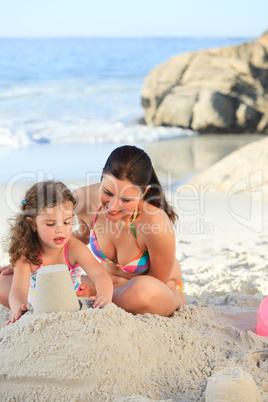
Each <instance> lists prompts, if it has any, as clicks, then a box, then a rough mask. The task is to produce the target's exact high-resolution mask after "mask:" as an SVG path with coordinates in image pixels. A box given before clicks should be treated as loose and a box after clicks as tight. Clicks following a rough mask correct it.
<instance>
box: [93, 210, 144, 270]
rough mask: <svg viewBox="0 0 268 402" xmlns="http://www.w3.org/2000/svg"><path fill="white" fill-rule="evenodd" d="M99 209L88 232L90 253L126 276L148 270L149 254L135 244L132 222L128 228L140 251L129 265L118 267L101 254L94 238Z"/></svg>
mask: <svg viewBox="0 0 268 402" xmlns="http://www.w3.org/2000/svg"><path fill="white" fill-rule="evenodd" d="M100 209H101V206H100V207H99V208H98V209H97V211H96V213H95V216H94V219H93V223H92V227H91V232H90V247H91V250H92V252H93V253H94V254H95V256H96V257H97V258H99V259H100V260H102V261H108V262H110V263H112V264H115V265H116V266H117V267H119V268H120V269H122V271H124V272H127V273H128V274H141V273H143V272H145V271H147V270H148V268H149V266H150V257H149V253H148V251H144V250H142V249H141V248H140V246H139V244H138V242H137V238H136V234H135V230H134V226H133V221H132V222H131V223H130V227H131V230H132V233H133V236H134V239H135V241H136V244H137V246H138V248H139V249H140V250H141V252H140V253H139V254H138V255H137V257H135V258H134V259H133V260H132V261H131V262H130V263H128V264H127V265H120V264H117V263H116V262H114V261H111V260H109V258H107V257H106V256H105V255H104V254H103V252H102V251H101V249H100V246H99V243H98V239H97V237H96V233H95V231H94V225H95V222H96V220H97V217H98V212H99V210H100Z"/></svg>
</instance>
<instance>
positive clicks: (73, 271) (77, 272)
mask: <svg viewBox="0 0 268 402" xmlns="http://www.w3.org/2000/svg"><path fill="white" fill-rule="evenodd" d="M64 255H65V261H66V263H67V265H68V268H69V272H70V276H71V279H72V282H73V285H74V290H77V289H78V286H79V285H80V284H81V273H82V269H81V267H80V265H78V264H76V265H74V266H72V265H71V264H70V263H69V260H68V243H66V244H65V246H64ZM42 266H43V265H42V264H41V265H39V267H37V268H36V269H35V270H34V271H33V272H31V277H30V284H29V294H28V303H29V304H30V305H31V306H33V305H34V296H35V287H36V274H37V271H38V269H40V268H41V267H42Z"/></svg>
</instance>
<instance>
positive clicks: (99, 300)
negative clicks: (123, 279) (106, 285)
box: [90, 295, 112, 308]
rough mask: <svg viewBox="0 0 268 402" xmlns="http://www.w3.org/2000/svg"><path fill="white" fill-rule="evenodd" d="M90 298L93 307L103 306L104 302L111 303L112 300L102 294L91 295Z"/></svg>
mask: <svg viewBox="0 0 268 402" xmlns="http://www.w3.org/2000/svg"><path fill="white" fill-rule="evenodd" d="M90 299H91V300H92V301H93V308H103V307H104V306H106V304H109V303H112V300H109V299H108V298H107V297H106V296H102V295H96V296H91V297H90Z"/></svg>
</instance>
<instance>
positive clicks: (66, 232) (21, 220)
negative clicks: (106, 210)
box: [0, 181, 113, 324]
mask: <svg viewBox="0 0 268 402" xmlns="http://www.w3.org/2000/svg"><path fill="white" fill-rule="evenodd" d="M75 203H76V200H75V199H74V198H73V195H72V193H71V192H70V191H69V190H68V188H67V187H66V186H65V185H64V184H63V183H61V182H54V181H46V182H40V183H37V184H34V185H33V186H32V187H31V188H30V189H29V190H28V191H27V193H26V196H25V199H24V200H23V201H22V203H21V211H20V212H19V213H18V215H17V217H16V219H15V223H14V225H13V226H12V228H11V230H10V236H9V240H10V246H9V255H10V263H11V267H14V275H13V280H12V276H10V275H8V276H4V275H0V294H1V303H2V304H3V305H5V306H6V307H9V308H10V309H11V311H12V313H11V318H10V320H9V321H8V324H9V323H10V322H15V321H16V320H18V319H19V318H20V317H21V315H22V314H24V313H25V312H26V311H27V310H28V304H30V305H32V306H33V305H34V296H35V284H36V274H37V272H38V269H39V268H40V267H41V266H46V265H54V264H66V265H67V266H68V268H69V272H70V276H71V279H72V282H73V285H74V289H75V290H79V285H80V281H81V267H82V268H83V270H84V271H85V272H86V274H87V275H88V276H89V277H90V279H91V281H93V282H94V284H95V287H96V296H94V297H92V300H93V302H94V303H93V307H94V308H96V307H99V308H100V307H104V306H105V305H106V304H108V303H110V302H111V300H112V294H113V284H112V281H111V278H110V276H109V274H108V273H107V272H106V271H105V270H104V268H103V267H102V266H101V265H100V263H99V262H98V261H97V260H96V259H95V258H94V256H93V255H92V253H91V252H90V250H89V249H88V248H87V247H86V245H85V244H83V243H82V242H81V241H79V240H77V239H75V238H74V237H71V235H72V226H73V215H74V214H73V207H74V204H75ZM60 286H61V284H60V283H59V292H60ZM27 301H28V303H27Z"/></svg>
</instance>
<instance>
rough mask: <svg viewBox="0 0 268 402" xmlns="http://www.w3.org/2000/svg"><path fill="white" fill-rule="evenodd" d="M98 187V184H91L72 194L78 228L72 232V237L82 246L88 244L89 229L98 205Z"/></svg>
mask: <svg viewBox="0 0 268 402" xmlns="http://www.w3.org/2000/svg"><path fill="white" fill-rule="evenodd" d="M99 186H100V184H99V183H97V184H91V185H89V186H85V187H81V188H79V189H77V190H75V191H74V192H73V196H74V198H75V199H76V204H75V208H74V213H75V214H76V216H77V219H78V224H79V228H78V229H77V230H76V231H75V232H73V234H72V236H73V237H75V238H76V239H78V240H80V241H82V242H83V243H84V244H88V243H89V235H90V229H91V225H92V222H93V219H94V215H95V212H96V210H97V207H98V203H99Z"/></svg>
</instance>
